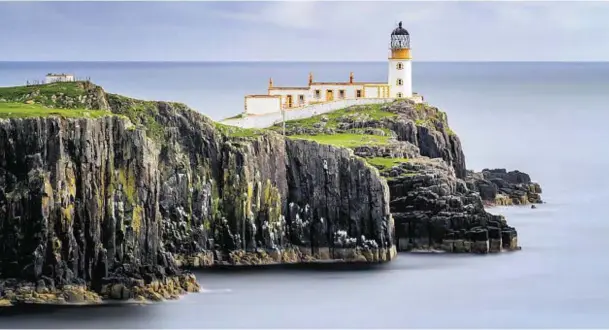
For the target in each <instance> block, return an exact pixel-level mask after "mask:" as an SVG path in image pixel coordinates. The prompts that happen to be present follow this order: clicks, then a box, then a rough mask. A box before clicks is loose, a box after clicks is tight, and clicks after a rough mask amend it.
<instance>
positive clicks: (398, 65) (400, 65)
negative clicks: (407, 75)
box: [395, 62, 404, 70]
mask: <svg viewBox="0 0 609 330" xmlns="http://www.w3.org/2000/svg"><path fill="white" fill-rule="evenodd" d="M395 67H396V68H397V69H398V70H402V69H403V68H404V64H403V63H402V62H398V64H397V65H396V66H395Z"/></svg>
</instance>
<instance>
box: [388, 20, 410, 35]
mask: <svg viewBox="0 0 609 330" xmlns="http://www.w3.org/2000/svg"><path fill="white" fill-rule="evenodd" d="M391 35H392V36H408V35H410V34H409V33H408V30H406V29H405V28H403V27H402V22H400V23H399V24H398V27H396V28H395V29H394V30H393V32H391Z"/></svg>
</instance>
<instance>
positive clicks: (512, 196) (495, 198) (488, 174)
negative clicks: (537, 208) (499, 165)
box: [466, 169, 543, 206]
mask: <svg viewBox="0 0 609 330" xmlns="http://www.w3.org/2000/svg"><path fill="white" fill-rule="evenodd" d="M466 182H467V185H468V188H469V189H471V190H475V191H478V192H479V193H480V197H481V198H482V200H483V201H484V202H485V203H486V204H487V205H489V206H494V205H497V206H505V205H527V204H542V203H543V201H542V199H541V193H542V189H541V186H540V185H539V184H538V183H536V182H533V181H531V178H530V176H529V175H528V174H526V173H524V172H520V171H518V170H515V171H509V172H508V171H507V170H506V169H492V170H489V169H484V170H482V172H479V173H475V172H473V171H468V172H467V176H466Z"/></svg>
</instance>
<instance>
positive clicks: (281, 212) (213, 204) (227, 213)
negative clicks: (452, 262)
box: [0, 83, 395, 304]
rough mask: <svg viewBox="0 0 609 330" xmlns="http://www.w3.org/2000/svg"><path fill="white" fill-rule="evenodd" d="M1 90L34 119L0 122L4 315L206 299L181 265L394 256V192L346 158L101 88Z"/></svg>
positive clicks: (5, 100) (339, 151) (338, 151)
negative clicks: (13, 308) (27, 306)
mask: <svg viewBox="0 0 609 330" xmlns="http://www.w3.org/2000/svg"><path fill="white" fill-rule="evenodd" d="M62 84H66V85H65V86H68V87H70V88H75V89H76V91H77V92H74V90H71V91H70V93H67V92H65V91H60V92H57V94H54V93H51V92H50V91H49V88H51V87H52V88H59V89H58V90H63V88H60V87H62V86H63V85H62ZM66 88H67V87H66ZM16 90H20V91H21V94H20V93H18V92H15V91H16ZM3 91H4V93H3V94H2V96H0V98H2V101H0V102H1V104H3V105H4V106H7V105H8V104H9V103H10V104H20V105H21V104H23V109H25V110H24V111H25V112H26V113H23V115H22V116H13V117H11V118H5V119H0V137H2V138H1V139H0V304H7V302H8V303H9V304H14V303H63V302H90V303H96V302H98V301H99V299H100V298H111V299H152V300H158V299H163V298H170V297H175V296H176V295H177V294H180V293H183V292H185V291H196V290H197V288H198V286H197V285H196V282H194V279H193V278H192V277H190V275H188V274H187V273H183V272H182V271H181V270H180V268H181V266H192V267H199V266H214V265H251V264H265V263H266V264H268V263H300V262H315V261H320V260H326V261H330V260H333V261H336V262H346V261H349V262H367V263H371V262H384V261H388V260H391V259H392V258H393V257H394V256H395V247H394V241H395V240H394V234H393V230H394V224H393V219H392V217H391V214H390V212H389V198H388V196H389V190H388V187H387V184H386V182H385V181H384V180H382V178H380V177H379V176H378V175H377V173H378V172H377V171H376V170H375V169H374V168H371V167H370V166H369V165H368V164H367V163H366V162H365V161H363V160H361V159H360V158H359V157H356V156H354V155H353V154H352V153H351V152H350V151H349V150H347V149H343V148H336V147H333V146H328V145H320V144H318V143H315V142H312V141H301V140H298V141H296V140H290V139H287V140H286V139H284V138H283V137H282V136H281V135H279V134H277V133H274V132H271V131H266V132H263V134H258V133H261V132H258V131H254V130H241V129H234V128H230V127H224V126H223V125H221V124H217V123H214V122H213V121H211V120H209V119H208V118H207V117H205V116H203V115H201V114H199V113H197V112H195V111H192V110H190V109H189V108H187V107H186V106H184V105H182V104H179V103H167V102H149V101H142V100H134V99H130V98H127V97H123V96H120V95H113V94H106V93H105V92H104V91H103V90H102V89H101V88H100V87H98V86H95V85H92V84H84V85H80V84H78V83H74V84H72V83H59V84H52V85H47V86H43V85H41V86H30V87H23V89H21V87H19V88H16V89H10V88H9V89H4V90H3ZM23 93H25V94H23ZM79 93H80V94H79ZM9 96H10V97H9ZM26 105H27V106H33V108H27V107H26ZM40 109H44V111H47V110H46V109H53V111H59V112H60V113H62V112H64V111H65V112H69V113H70V115H68V116H65V117H72V118H67V119H62V118H59V116H55V115H51V116H46V117H43V116H39V115H37V112H36V111H42V110H40ZM27 111H31V112H29V113H28V112H27ZM49 111H50V110H49ZM83 111H88V112H86V113H84V112H83ZM95 111H100V112H104V113H105V112H108V113H111V114H112V115H108V116H90V117H88V116H87V113H89V112H92V113H95V114H97V112H95ZM81 115H82V118H78V117H80V116H81ZM40 294H43V295H44V296H40Z"/></svg>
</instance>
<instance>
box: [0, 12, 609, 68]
mask: <svg viewBox="0 0 609 330" xmlns="http://www.w3.org/2000/svg"><path fill="white" fill-rule="evenodd" d="M608 18H609V2H599V1H564V2H563V1H560V2H551V1H537V2H533V1H472V2H466V1H445V2H441V1H400V2H395V1H387V2H383V1H333V2H330V1H271V2H262V1H260V2H258V1H256V2H253V1H247V2H236V1H215V2H213V1H206V2H192V1H189V2H171V1H167V2H121V1H108V2H84V1H83V2H47V1H28V2H25V1H15V2H2V1H0V31H2V33H0V45H1V46H0V49H2V51H0V61H383V60H385V59H386V58H387V52H388V45H389V35H390V33H391V30H392V29H393V28H395V26H396V24H397V22H399V21H402V22H403V25H404V27H405V28H406V29H407V30H408V31H409V32H410V34H411V47H412V55H413V58H414V59H415V60H420V61H608V60H609V19H608Z"/></svg>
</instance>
